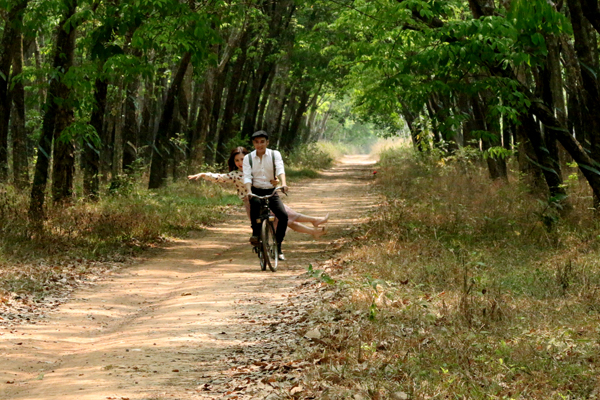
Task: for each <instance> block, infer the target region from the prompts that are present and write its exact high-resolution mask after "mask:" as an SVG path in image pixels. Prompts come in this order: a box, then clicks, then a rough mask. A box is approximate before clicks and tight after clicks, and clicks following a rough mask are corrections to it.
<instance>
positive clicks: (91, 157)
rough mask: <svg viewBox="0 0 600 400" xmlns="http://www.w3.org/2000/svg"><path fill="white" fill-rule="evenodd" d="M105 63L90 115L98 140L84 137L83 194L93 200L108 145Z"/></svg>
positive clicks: (95, 85)
mask: <svg viewBox="0 0 600 400" xmlns="http://www.w3.org/2000/svg"><path fill="white" fill-rule="evenodd" d="M103 65H104V62H101V63H100V65H98V68H97V70H98V76H97V77H96V82H95V84H94V103H95V104H94V109H93V110H92V115H91V117H90V125H91V126H92V127H93V128H94V130H95V131H96V136H97V137H96V140H92V138H91V137H84V138H83V144H82V154H81V169H82V170H83V194H84V196H86V197H89V198H90V199H92V200H96V199H97V198H98V194H99V191H100V178H99V174H100V151H101V149H102V147H104V145H106V142H107V140H106V139H107V138H106V132H105V130H104V114H105V112H106V96H107V95H108V81H107V79H106V77H105V76H103V69H104V68H103Z"/></svg>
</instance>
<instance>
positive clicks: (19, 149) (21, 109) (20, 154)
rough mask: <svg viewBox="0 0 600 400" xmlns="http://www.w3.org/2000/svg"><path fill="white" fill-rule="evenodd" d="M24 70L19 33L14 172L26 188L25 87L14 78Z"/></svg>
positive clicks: (14, 97)
mask: <svg viewBox="0 0 600 400" xmlns="http://www.w3.org/2000/svg"><path fill="white" fill-rule="evenodd" d="M22 72H23V35H22V34H21V33H19V35H18V38H17V40H16V41H15V52H14V58H13V72H12V76H13V78H11V81H12V82H13V89H12V91H11V98H12V101H13V105H14V107H13V110H14V112H13V113H12V120H13V131H12V142H13V173H14V182H15V186H16V187H18V188H20V189H24V188H26V187H27V186H28V185H29V163H28V161H27V156H28V151H27V131H26V129H25V88H24V87H23V82H22V80H21V79H20V78H19V79H14V77H16V76H19V75H20V74H21V73H22Z"/></svg>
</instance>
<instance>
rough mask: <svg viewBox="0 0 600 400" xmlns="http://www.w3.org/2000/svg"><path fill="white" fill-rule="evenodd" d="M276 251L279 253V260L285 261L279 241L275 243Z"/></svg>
mask: <svg viewBox="0 0 600 400" xmlns="http://www.w3.org/2000/svg"><path fill="white" fill-rule="evenodd" d="M277 253H278V254H279V255H278V256H277V258H279V260H280V261H285V256H284V255H283V252H282V251H281V243H279V244H278V245H277Z"/></svg>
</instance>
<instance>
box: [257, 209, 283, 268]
mask: <svg viewBox="0 0 600 400" xmlns="http://www.w3.org/2000/svg"><path fill="white" fill-rule="evenodd" d="M261 236H262V246H263V257H264V260H265V264H267V265H268V267H269V269H270V270H271V271H273V272H275V271H277V259H278V256H279V253H278V251H277V240H276V239H275V229H274V228H273V223H272V222H271V221H269V220H267V219H265V220H264V221H263V223H262V227H261Z"/></svg>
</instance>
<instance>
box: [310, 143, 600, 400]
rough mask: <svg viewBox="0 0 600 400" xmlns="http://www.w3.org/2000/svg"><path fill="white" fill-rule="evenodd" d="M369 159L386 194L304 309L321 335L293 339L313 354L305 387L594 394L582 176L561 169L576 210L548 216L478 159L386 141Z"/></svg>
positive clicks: (344, 391)
mask: <svg viewBox="0 0 600 400" xmlns="http://www.w3.org/2000/svg"><path fill="white" fill-rule="evenodd" d="M378 171H379V173H378V177H379V178H378V179H379V189H380V190H381V192H382V194H384V195H385V198H386V201H385V203H384V204H382V205H381V207H380V208H378V212H377V214H375V215H373V216H372V220H371V222H370V223H368V224H366V225H365V226H363V227H361V229H360V230H359V232H358V233H357V234H356V236H358V237H360V239H361V240H360V241H356V240H354V241H350V242H349V244H348V248H347V250H346V252H345V253H343V254H342V256H341V257H340V259H339V260H336V261H334V262H332V263H331V264H330V265H329V267H328V269H327V271H328V272H329V273H330V274H331V275H332V276H333V277H334V278H336V279H338V284H337V285H336V286H335V291H336V293H337V295H336V296H335V297H333V301H331V302H330V304H326V305H324V306H323V307H322V308H321V309H319V310H316V311H315V314H314V315H313V318H315V319H317V320H318V321H319V322H320V324H321V329H322V331H323V332H325V334H324V335H323V338H322V340H321V341H320V343H319V344H318V345H317V346H315V347H313V348H311V349H307V350H299V351H300V352H303V356H305V357H307V358H309V359H312V360H314V362H315V363H316V364H317V366H316V367H315V368H314V369H311V370H309V371H307V376H306V377H305V382H306V384H307V385H308V386H309V388H310V390H309V393H305V398H311V396H312V398H320V399H325V398H330V399H341V398H357V399H358V398H364V399H389V398H398V399H400V398H410V399H429V398H443V399H446V398H448V399H449V398H452V399H592V398H598V396H600V380H599V379H598V378H597V376H598V375H599V374H598V372H599V366H600V356H599V354H600V353H599V350H600V336H599V334H600V328H598V326H599V325H598V322H599V320H600V298H599V296H598V295H599V290H600V258H599V257H598V244H599V233H600V232H599V229H598V224H597V222H596V221H594V220H593V219H592V215H591V213H590V211H589V210H588V206H589V204H590V202H591V200H590V192H589V190H588V189H587V188H586V186H585V185H584V184H583V183H579V182H578V181H577V179H576V178H574V177H572V178H571V179H570V181H569V186H570V187H569V191H570V202H571V204H572V205H573V209H572V211H571V212H570V213H569V214H568V215H566V216H564V217H562V218H558V211H556V210H554V209H553V208H551V207H547V204H545V203H544V202H543V201H538V199H537V198H536V197H535V196H533V195H532V194H530V193H528V191H527V188H526V187H525V186H524V185H522V184H521V183H520V182H519V180H518V179H517V178H516V177H514V176H513V177H512V178H511V181H510V183H509V184H502V183H497V184H494V183H491V182H490V181H489V179H488V177H487V172H486V171H485V170H484V169H482V168H480V166H479V165H477V164H472V163H469V162H461V163H457V162H455V161H453V162H446V163H438V162H432V161H431V160H424V159H419V158H416V157H414V155H413V154H412V153H411V152H410V151H408V150H406V149H394V150H388V151H386V152H384V153H383V154H382V157H381V163H380V166H379V168H378ZM575 176H576V175H575ZM357 243H360V244H357ZM353 396H354V397H353Z"/></svg>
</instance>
